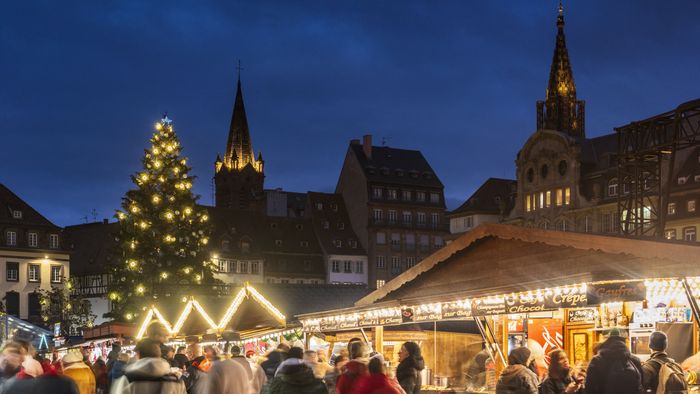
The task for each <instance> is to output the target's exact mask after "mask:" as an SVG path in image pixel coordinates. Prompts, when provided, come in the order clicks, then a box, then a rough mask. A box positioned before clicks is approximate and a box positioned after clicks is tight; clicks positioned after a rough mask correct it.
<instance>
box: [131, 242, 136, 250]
mask: <svg viewBox="0 0 700 394" xmlns="http://www.w3.org/2000/svg"><path fill="white" fill-rule="evenodd" d="M129 247H131V250H134V249H136V242H134V241H131V244H130V245H129Z"/></svg>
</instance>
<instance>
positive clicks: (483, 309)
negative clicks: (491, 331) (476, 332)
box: [472, 298, 506, 316]
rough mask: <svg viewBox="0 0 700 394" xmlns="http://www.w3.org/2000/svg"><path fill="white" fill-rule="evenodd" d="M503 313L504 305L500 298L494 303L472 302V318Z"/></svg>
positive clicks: (484, 301)
mask: <svg viewBox="0 0 700 394" xmlns="http://www.w3.org/2000/svg"><path fill="white" fill-rule="evenodd" d="M505 313H506V303H505V300H504V299H502V298H501V299H498V300H495V301H486V300H482V301H481V302H477V300H474V301H472V316H487V315H503V314H505Z"/></svg>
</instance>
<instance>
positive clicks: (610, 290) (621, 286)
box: [588, 282, 647, 305]
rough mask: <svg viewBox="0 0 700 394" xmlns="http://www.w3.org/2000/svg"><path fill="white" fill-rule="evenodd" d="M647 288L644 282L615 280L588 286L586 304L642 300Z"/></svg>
mask: <svg viewBox="0 0 700 394" xmlns="http://www.w3.org/2000/svg"><path fill="white" fill-rule="evenodd" d="M646 296H647V288H646V286H645V285H644V282H616V283H603V284H592V285H589V286H588V305H598V304H602V303H605V302H623V301H644V299H645V298H646Z"/></svg>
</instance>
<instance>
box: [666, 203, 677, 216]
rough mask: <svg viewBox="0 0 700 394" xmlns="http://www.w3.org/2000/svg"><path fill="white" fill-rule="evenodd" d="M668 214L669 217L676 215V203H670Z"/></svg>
mask: <svg viewBox="0 0 700 394" xmlns="http://www.w3.org/2000/svg"><path fill="white" fill-rule="evenodd" d="M668 214H669V215H675V214H676V203H675V202H670V203H668Z"/></svg>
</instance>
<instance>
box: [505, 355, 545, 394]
mask: <svg viewBox="0 0 700 394" xmlns="http://www.w3.org/2000/svg"><path fill="white" fill-rule="evenodd" d="M531 357H532V353H531V352H530V349H528V348H526V347H524V346H522V347H518V348H515V349H513V351H511V352H510V355H508V366H507V367H506V369H504V370H503V373H502V374H501V378H500V379H499V380H498V383H496V394H537V392H538V389H537V384H538V381H537V375H536V374H535V373H534V372H532V371H531V370H530V368H528V365H530V361H531Z"/></svg>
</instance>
